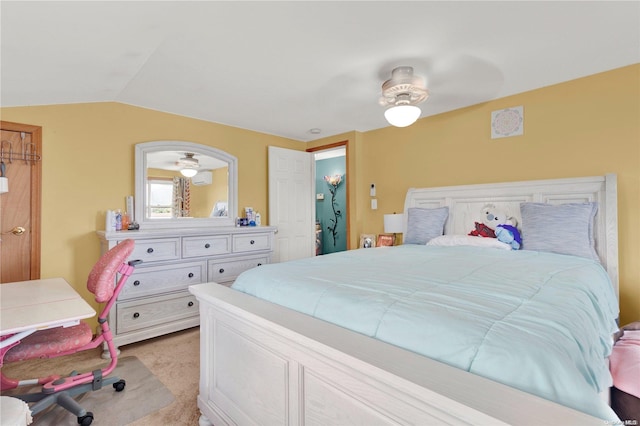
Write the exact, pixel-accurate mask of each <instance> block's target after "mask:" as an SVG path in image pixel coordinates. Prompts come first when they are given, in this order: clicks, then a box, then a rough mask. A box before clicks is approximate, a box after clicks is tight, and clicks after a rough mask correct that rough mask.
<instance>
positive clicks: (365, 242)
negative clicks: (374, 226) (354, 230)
mask: <svg viewBox="0 0 640 426" xmlns="http://www.w3.org/2000/svg"><path fill="white" fill-rule="evenodd" d="M375 246H376V234H360V248H374V247H375Z"/></svg>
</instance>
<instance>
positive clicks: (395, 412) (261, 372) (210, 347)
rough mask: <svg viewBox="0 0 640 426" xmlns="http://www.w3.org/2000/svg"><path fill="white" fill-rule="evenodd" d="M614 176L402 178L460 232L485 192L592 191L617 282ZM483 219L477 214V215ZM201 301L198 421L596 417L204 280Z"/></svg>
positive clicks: (490, 198)
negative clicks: (434, 184) (419, 181)
mask: <svg viewBox="0 0 640 426" xmlns="http://www.w3.org/2000/svg"><path fill="white" fill-rule="evenodd" d="M616 192H617V191H616V177H615V175H606V176H598V177H588V178H571V179H555V180H542V181H527V182H511V183H498V184H482V185H466V186H456V187H443V188H425V189H411V190H409V191H408V193H407V198H406V202H405V210H406V208H409V207H418V206H422V207H439V206H445V205H447V206H449V207H450V212H449V220H448V222H447V225H446V229H445V233H448V234H453V233H459V234H466V233H468V232H469V225H470V224H471V225H472V224H473V221H474V220H478V219H477V218H479V217H480V210H481V208H482V206H483V205H484V204H486V203H488V202H491V203H493V204H496V205H497V206H499V207H501V208H504V209H506V210H507V211H508V212H510V214H511V215H513V216H514V217H516V218H518V219H519V207H518V206H519V203H520V202H523V201H537V202H548V203H556V204H557V203H565V202H581V201H597V202H598V203H599V211H598V214H597V216H596V222H597V223H596V226H595V233H596V249H597V252H598V254H599V255H600V257H601V259H602V261H603V264H604V265H605V267H606V268H607V270H608V272H609V274H610V276H611V280H612V282H613V285H614V286H615V287H616V292H617V287H618V260H617V198H616ZM478 221H480V220H478ZM190 290H191V292H192V293H193V294H195V295H196V296H197V298H198V301H199V302H200V315H201V321H200V327H201V331H200V393H199V396H198V407H199V408H200V410H201V411H202V416H201V418H200V424H201V425H202V426H204V425H209V424H211V423H213V424H215V425H217V426H218V425H225V424H239V425H257V424H264V425H321V426H327V425H355V424H359V425H375V424H416V425H431V424H438V425H440V424H487V425H497V424H519V425H520V424H532V425H539V424H551V423H558V422H559V421H560V422H562V423H563V424H578V423H579V424H593V425H602V424H603V421H602V420H601V419H596V418H594V417H591V416H588V415H586V414H583V413H580V412H578V411H575V410H571V409H569V408H566V407H563V406H561V405H559V404H555V403H553V402H550V401H547V400H544V399H541V398H539V397H536V396H533V395H531V394H527V393H525V392H522V391H519V390H516V389H514V388H511V387H508V386H505V385H502V384H499V383H496V382H493V381H491V380H488V379H485V378H482V377H479V376H477V375H474V374H471V373H468V372H465V371H462V370H459V369H456V368H453V367H450V366H448V365H445V364H442V363H439V362H436V361H433V360H431V359H428V358H425V357H423V356H420V355H417V354H415V353H413V352H409V351H406V350H403V349H400V348H398V347H395V346H393V345H389V344H386V343H383V342H380V341H378V340H375V339H372V338H369V337H367V336H364V335H361V334H358V333H354V332H351V331H349V330H346V329H344V328H341V327H338V326H335V325H332V324H330V323H327V322H324V321H321V320H317V319H314V318H312V317H309V316H307V315H304V314H300V313H298V312H295V311H292V310H290V309H287V308H284V307H281V306H278V305H274V304H272V303H269V302H265V301H263V300H259V299H257V298H255V297H253V296H249V295H246V294H244V293H240V292H237V291H234V290H232V289H229V288H227V287H224V286H221V285H216V284H213V283H206V284H199V285H195V286H192V287H191V288H190Z"/></svg>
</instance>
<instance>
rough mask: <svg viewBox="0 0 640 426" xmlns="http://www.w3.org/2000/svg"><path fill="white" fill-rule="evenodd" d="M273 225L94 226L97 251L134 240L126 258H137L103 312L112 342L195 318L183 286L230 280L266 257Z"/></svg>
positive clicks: (175, 327)
mask: <svg viewBox="0 0 640 426" xmlns="http://www.w3.org/2000/svg"><path fill="white" fill-rule="evenodd" d="M275 229H276V228H275V227H268V226H260V227H239V228H238V227H219V228H218V227H211V228H198V229H195V228H194V229H189V228H186V229H166V230H164V229H158V230H155V229H154V230H142V231H120V232H104V231H98V236H99V238H100V243H101V249H102V250H101V251H102V253H104V252H106V251H107V250H108V249H110V248H112V247H114V246H115V245H116V244H118V242H120V241H124V240H126V239H132V240H134V241H135V243H136V245H135V249H134V251H133V253H132V255H131V257H130V258H129V260H136V259H139V260H142V263H140V264H139V265H137V266H136V269H135V272H134V273H133V275H131V277H129V279H128V281H127V283H126V285H125V287H124V288H123V289H122V292H121V293H120V295H119V296H118V300H117V302H116V304H115V306H114V307H113V308H112V309H111V312H110V314H109V325H110V328H111V330H112V332H113V336H114V343H115V345H116V346H120V345H126V344H128V343H133V342H137V341H140V340H144V339H149V338H151V337H156V336H160V335H163V334H167V333H171V332H174V331H178V330H183V329H186V328H190V327H194V326H197V325H198V324H199V320H200V317H199V311H198V302H197V300H196V298H195V296H193V295H192V294H191V293H189V291H188V287H189V286H190V285H192V284H198V283H205V282H215V283H218V284H222V285H226V286H230V285H231V284H233V281H234V280H235V279H236V277H237V276H238V275H239V274H240V273H241V272H243V271H246V270H247V269H251V268H254V267H257V266H260V265H263V264H266V263H269V262H270V261H271V254H272V251H273V248H272V247H273V235H274V233H275Z"/></svg>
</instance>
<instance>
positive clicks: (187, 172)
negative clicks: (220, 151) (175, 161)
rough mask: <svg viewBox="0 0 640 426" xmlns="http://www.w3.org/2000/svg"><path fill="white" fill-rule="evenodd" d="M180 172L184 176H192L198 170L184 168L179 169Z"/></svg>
mask: <svg viewBox="0 0 640 426" xmlns="http://www.w3.org/2000/svg"><path fill="white" fill-rule="evenodd" d="M180 173H181V174H182V176H185V177H194V176H195V175H196V174H198V171H197V170H196V169H191V168H184V169H181V170H180Z"/></svg>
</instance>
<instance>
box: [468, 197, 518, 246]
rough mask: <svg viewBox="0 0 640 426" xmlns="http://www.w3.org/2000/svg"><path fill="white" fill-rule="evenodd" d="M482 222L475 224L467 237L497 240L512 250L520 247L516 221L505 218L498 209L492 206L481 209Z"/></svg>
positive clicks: (504, 214)
mask: <svg viewBox="0 0 640 426" xmlns="http://www.w3.org/2000/svg"><path fill="white" fill-rule="evenodd" d="M482 214H483V216H484V222H475V223H474V229H473V230H472V231H471V232H469V235H472V236H477V237H485V238H497V239H498V241H501V242H503V243H506V244H509V245H510V246H511V248H512V249H513V250H518V249H519V248H520V246H521V245H522V239H521V237H520V232H519V231H518V228H516V220H515V219H514V218H513V217H511V216H507V214H506V212H504V211H502V210H500V209H498V208H497V207H496V206H495V205H494V204H485V205H484V206H483V207H482Z"/></svg>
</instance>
